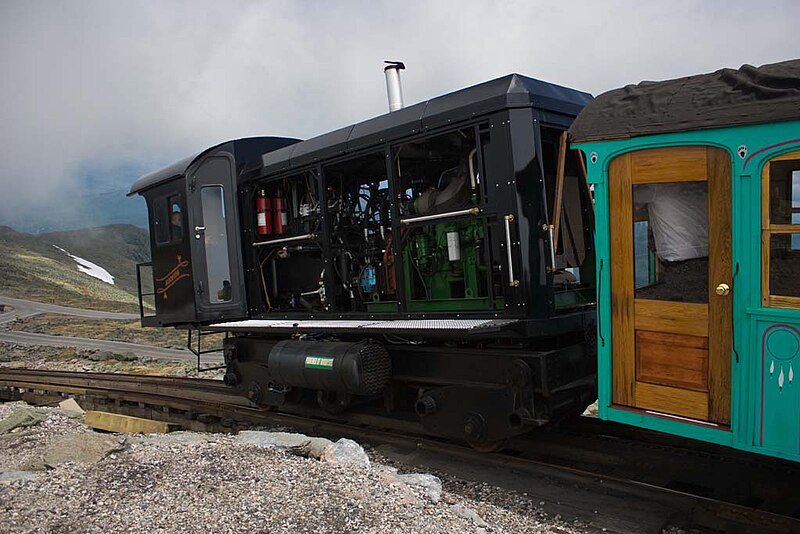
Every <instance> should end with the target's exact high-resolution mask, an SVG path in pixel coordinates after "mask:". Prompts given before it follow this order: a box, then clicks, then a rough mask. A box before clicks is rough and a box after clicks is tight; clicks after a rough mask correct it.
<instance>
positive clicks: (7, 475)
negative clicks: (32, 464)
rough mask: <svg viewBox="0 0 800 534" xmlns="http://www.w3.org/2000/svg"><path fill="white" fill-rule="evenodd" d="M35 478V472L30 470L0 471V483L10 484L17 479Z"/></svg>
mask: <svg viewBox="0 0 800 534" xmlns="http://www.w3.org/2000/svg"><path fill="white" fill-rule="evenodd" d="M34 478H36V473H33V472H31V471H14V470H11V471H0V484H11V483H12V482H17V481H19V480H22V481H26V480H33V479H34Z"/></svg>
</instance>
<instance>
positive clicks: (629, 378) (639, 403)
mask: <svg viewBox="0 0 800 534" xmlns="http://www.w3.org/2000/svg"><path fill="white" fill-rule="evenodd" d="M609 202H610V217H611V220H610V234H611V235H610V238H611V315H612V317H611V323H612V401H613V403H614V404H616V405H622V406H629V407H633V408H638V409H642V410H647V411H654V412H659V413H662V414H670V415H675V416H682V417H688V418H692V419H698V420H702V421H710V422H714V423H719V424H723V425H727V424H729V422H730V400H731V399H730V374H731V349H732V345H731V339H732V316H731V311H732V301H733V296H732V286H733V282H732V271H731V162H730V158H729V157H728V155H727V154H726V153H725V152H724V151H722V150H720V149H716V148H711V147H669V148H658V149H647V150H640V151H637V152H631V153H627V154H624V155H621V156H619V157H617V158H615V159H614V160H613V161H612V162H611V165H610V167H609Z"/></svg>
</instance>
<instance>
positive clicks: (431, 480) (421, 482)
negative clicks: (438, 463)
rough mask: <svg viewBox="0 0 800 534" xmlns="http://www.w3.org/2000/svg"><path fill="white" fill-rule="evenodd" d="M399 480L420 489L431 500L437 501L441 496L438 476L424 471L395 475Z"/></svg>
mask: <svg viewBox="0 0 800 534" xmlns="http://www.w3.org/2000/svg"><path fill="white" fill-rule="evenodd" d="M397 478H398V480H400V482H402V483H404V484H406V485H408V486H411V487H413V488H416V489H418V490H421V491H422V492H423V493H424V494H425V496H426V497H427V498H428V499H430V500H431V502H433V503H434V504H435V503H438V502H439V500H440V499H441V498H442V481H441V480H440V479H439V477H435V476H433V475H428V474H424V473H409V474H406V475H397Z"/></svg>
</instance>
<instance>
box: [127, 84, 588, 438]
mask: <svg viewBox="0 0 800 534" xmlns="http://www.w3.org/2000/svg"><path fill="white" fill-rule="evenodd" d="M590 98H591V97H590V95H588V94H586V93H582V92H579V91H575V90H572V89H568V88H565V87H560V86H556V85H552V84H549V83H545V82H541V81H538V80H534V79H531V78H526V77H523V76H519V75H516V74H514V75H509V76H506V77H503V78H499V79H497V80H494V81H490V82H486V83H483V84H480V85H477V86H474V87H469V88H466V89H463V90H460V91H457V92H454V93H451V94H448V95H444V96H441V97H438V98H434V99H431V100H429V101H426V102H423V103H420V104H416V105H413V106H410V107H406V108H403V109H401V110H399V111H395V112H392V113H389V114H387V115H383V116H379V117H376V118H374V119H371V120H368V121H365V122H362V123H359V124H355V125H352V126H348V127H346V128H343V129H341V130H337V131H334V132H331V133H328V134H325V135H322V136H319V137H316V138H313V139H310V140H308V141H302V142H297V141H295V140H290V139H284V138H252V139H243V140H237V141H230V142H228V143H225V144H222V145H219V146H216V147H213V148H211V149H208V150H207V151H205V152H203V153H201V154H199V155H197V156H195V157H193V158H190V159H189V160H185V161H184V162H181V163H178V164H176V165H173V166H172V167H169V168H167V169H164V170H162V171H158V172H156V173H153V174H151V175H148V176H145V177H143V178H142V179H140V180H139V181H138V182H137V183H136V184H135V185H134V186H133V188H132V189H131V194H134V193H140V194H142V195H143V196H144V197H145V198H146V200H147V204H148V209H149V212H150V233H151V243H152V258H153V259H152V275H150V273H145V271H144V270H142V269H145V268H147V267H149V266H142V267H141V269H140V277H141V280H142V284H143V285H142V287H143V289H142V291H141V292H142V293H148V290H147V288H146V287H145V286H148V285H149V283H150V281H151V279H152V281H153V288H152V293H153V296H154V299H155V314H153V315H148V314H147V313H144V310H145V308H144V307H143V308H142V310H143V318H142V321H143V324H145V325H154V326H176V327H182V328H197V329H202V330H204V331H214V332H226V333H227V334H228V335H229V337H227V338H226V340H225V345H224V355H225V362H226V365H227V371H226V375H225V380H226V383H227V384H229V385H230V386H231V387H234V388H237V389H238V390H240V391H241V393H242V395H246V396H248V397H249V398H250V399H251V400H252V401H253V402H255V403H258V404H261V405H269V406H283V407H284V409H289V410H291V409H293V407H299V406H307V405H310V404H313V405H318V406H320V407H322V408H323V409H325V410H327V411H329V412H341V411H347V410H351V411H362V412H371V413H382V414H389V415H390V416H393V417H398V418H406V419H409V418H417V419H418V420H419V421H421V423H422V425H423V427H424V429H425V430H426V431H428V432H430V433H431V434H435V435H440V436H446V437H456V438H463V439H466V440H468V441H471V442H475V443H484V442H495V441H499V440H502V439H504V438H507V437H509V436H512V435H515V434H519V433H522V432H525V431H526V430H528V429H530V428H532V427H533V426H537V425H541V424H544V423H546V422H548V421H551V420H553V419H557V418H560V417H563V416H566V415H569V414H574V413H580V412H581V411H582V410H583V409H584V408H585V407H586V406H587V405H588V404H590V403H591V402H593V401H594V399H595V398H596V348H595V342H594V340H595V311H594V310H595V306H594V301H595V266H594V236H593V208H592V199H591V194H590V192H589V190H588V187H587V185H586V182H585V180H584V178H583V176H582V174H581V164H580V163H581V162H580V161H579V160H577V159H574V158H571V157H566V158H565V157H563V156H564V155H565V153H566V150H565V149H564V147H563V145H562V147H561V150H559V143H560V140H561V139H562V133H563V132H564V131H565V130H566V129H567V128H568V127H569V125H570V124H571V122H572V120H573V119H574V117H575V116H576V115H577V114H578V112H579V111H580V110H581V108H582V107H583V106H584V104H585V103H586V102H588V101H589V100H590ZM559 155H561V156H562V157H561V158H559ZM176 200H177V201H178V207H177V211H178V212H179V215H178V216H175V215H174V213H175V211H176V208H175V207H174V201H176ZM554 214H557V215H555V216H554ZM173 219H175V220H173ZM177 219H180V221H178V220H177ZM554 230H555V232H554ZM554 234H555V235H557V236H558V237H555V235H554Z"/></svg>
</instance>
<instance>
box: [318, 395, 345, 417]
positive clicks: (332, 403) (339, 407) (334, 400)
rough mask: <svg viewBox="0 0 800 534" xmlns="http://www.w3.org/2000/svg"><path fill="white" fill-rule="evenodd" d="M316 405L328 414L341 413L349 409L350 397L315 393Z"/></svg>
mask: <svg viewBox="0 0 800 534" xmlns="http://www.w3.org/2000/svg"><path fill="white" fill-rule="evenodd" d="M317 404H318V405H319V407H320V408H322V409H323V410H325V411H326V412H327V413H329V414H337V413H342V412H343V411H345V410H346V409H347V408H349V407H350V395H348V394H347V393H334V392H332V391H317Z"/></svg>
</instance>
